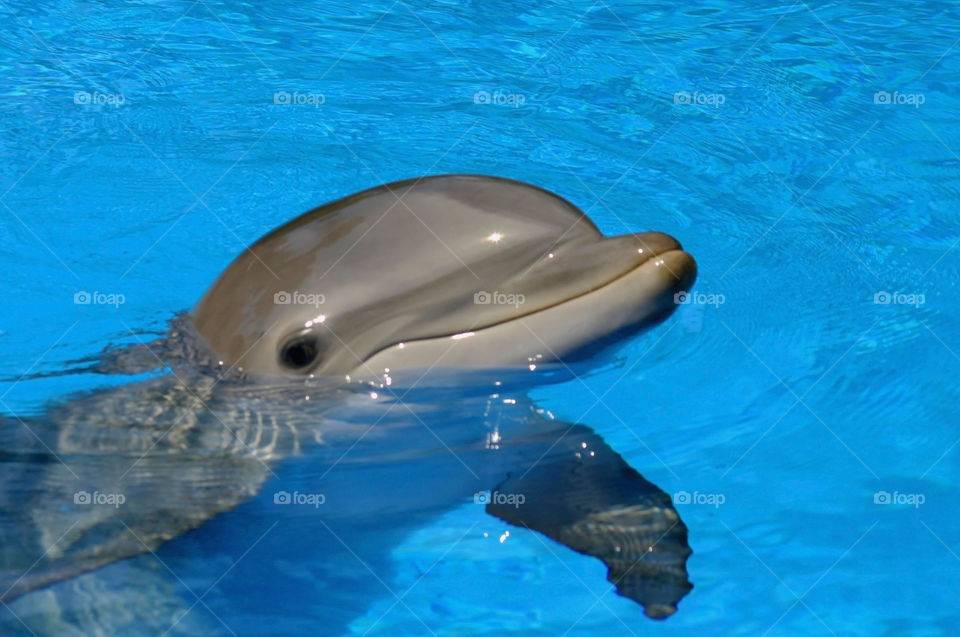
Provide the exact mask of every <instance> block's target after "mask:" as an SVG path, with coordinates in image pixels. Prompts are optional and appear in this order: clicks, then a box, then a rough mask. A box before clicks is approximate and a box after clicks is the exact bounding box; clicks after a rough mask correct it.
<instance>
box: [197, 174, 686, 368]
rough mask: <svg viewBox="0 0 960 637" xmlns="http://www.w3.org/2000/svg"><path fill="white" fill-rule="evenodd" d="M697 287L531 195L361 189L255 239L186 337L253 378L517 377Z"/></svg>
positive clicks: (470, 181) (417, 184)
mask: <svg viewBox="0 0 960 637" xmlns="http://www.w3.org/2000/svg"><path fill="white" fill-rule="evenodd" d="M695 276H696V266H695V264H694V261H693V259H692V258H691V257H690V255H689V254H687V253H686V252H684V251H683V250H681V249H680V244H679V243H677V241H676V240H674V239H673V238H672V237H670V236H668V235H665V234H662V233H658V232H643V233H638V234H629V235H623V236H618V237H604V236H602V235H601V234H600V232H599V230H597V228H596V226H594V225H593V223H592V222H591V221H590V220H589V219H588V218H587V217H586V216H585V215H584V214H583V213H582V212H581V211H580V210H579V209H578V208H577V207H575V206H574V205H573V204H571V203H569V202H568V201H565V200H564V199H561V198H560V197H558V196H556V195H554V194H552V193H549V192H547V191H545V190H542V189H540V188H536V187H534V186H530V185H528V184H524V183H520V182H517V181H511V180H508V179H499V178H494V177H483V176H474V175H441V176H436V177H427V178H423V179H415V180H410V181H402V182H397V183H393V184H388V185H385V186H381V187H378V188H373V189H371V190H366V191H364V192H361V193H359V194H356V195H353V196H350V197H347V198H345V199H341V200H339V201H336V202H333V203H331V204H328V205H326V206H322V207H320V208H317V209H316V210H313V211H311V212H308V213H306V214H304V215H302V216H301V217H298V218H297V219H295V220H293V221H291V222H290V223H288V224H286V225H284V226H283V227H281V228H279V229H278V230H276V231H274V232H272V233H270V234H268V235H267V236H265V237H264V238H262V239H261V240H260V241H258V242H256V243H255V244H254V245H252V246H251V247H250V249H249V250H247V251H246V252H244V253H243V254H242V255H240V257H239V258H238V259H237V260H236V261H234V262H233V263H232V264H231V265H230V267H228V268H227V269H226V271H225V272H224V273H223V274H222V275H221V276H220V278H219V279H218V280H217V282H216V283H215V284H214V285H213V287H212V288H211V289H210V290H209V291H208V292H207V294H206V296H205V297H204V298H203V300H202V301H201V302H200V304H199V305H198V306H197V308H196V312H195V314H194V323H195V325H196V326H197V329H198V331H199V332H200V334H201V335H203V337H204V338H205V339H206V341H207V343H208V344H209V345H210V346H211V347H212V348H213V350H214V351H215V352H217V354H218V355H219V356H220V357H222V359H223V360H224V361H226V362H227V363H228V364H231V365H238V366H240V367H243V368H244V369H246V370H249V371H251V372H255V373H259V374H290V373H300V374H303V373H312V374H325V375H329V374H344V373H348V374H349V373H351V372H353V373H361V372H366V373H367V374H373V375H379V374H382V373H383V372H384V370H385V369H397V368H411V367H427V366H431V365H442V366H470V367H476V366H483V365H487V366H504V365H526V364H528V363H537V362H538V361H543V362H548V361H552V360H558V359H568V358H569V357H570V356H571V355H576V354H577V353H578V352H579V351H580V350H583V349H585V348H590V347H593V346H595V345H596V344H597V343H598V342H600V341H602V340H604V339H608V338H610V337H611V336H613V335H615V334H617V333H618V332H620V331H621V330H630V329H633V330H637V329H642V328H643V327H644V326H648V325H651V324H653V323H656V322H657V321H659V320H661V319H663V318H664V317H665V316H666V315H668V314H669V313H670V312H671V311H673V309H674V308H675V303H674V298H673V295H674V294H675V293H676V292H678V291H681V290H686V289H688V288H689V287H690V286H691V285H692V283H693V279H694V277H695ZM311 299H316V300H321V299H322V300H323V301H324V302H323V304H322V305H321V304H311V303H309V301H310V300H311ZM298 300H301V301H304V302H302V303H298V304H294V303H295V302H296V301H298ZM284 301H289V302H290V303H289V304H288V303H284ZM284 353H286V354H287V356H284Z"/></svg>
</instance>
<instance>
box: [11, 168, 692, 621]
mask: <svg viewBox="0 0 960 637" xmlns="http://www.w3.org/2000/svg"><path fill="white" fill-rule="evenodd" d="M695 274H696V266H695V264H694V261H693V259H692V258H691V257H690V255H688V254H687V253H686V252H684V251H683V250H682V249H681V247H680V245H679V243H677V242H676V241H675V240H674V239H673V238H671V237H669V236H667V235H665V234H661V233H656V232H644V233H637V234H628V235H623V236H617V237H604V236H603V235H602V234H601V233H600V232H599V231H598V230H597V228H596V227H595V226H594V225H593V223H592V222H591V221H590V220H589V219H588V218H587V217H586V216H585V215H584V214H583V213H582V212H581V211H580V210H579V209H577V208H576V207H575V206H574V205H572V204H571V203H569V202H567V201H565V200H564V199H562V198H560V197H558V196H556V195H554V194H551V193H549V192H547V191H545V190H542V189H540V188H537V187H534V186H531V185H528V184H524V183H521V182H517V181H512V180H507V179H500V178H494V177H486V176H476V175H441V176H434V177H425V178H420V179H414V180H408V181H403V182H397V183H393V184H387V185H383V186H380V187H377V188H373V189H370V190H366V191H364V192H361V193H358V194H355V195H352V196H349V197H346V198H344V199H341V200H339V201H335V202H333V203H330V204H327V205H325V206H322V207H320V208H317V209H315V210H312V211H310V212H307V213H305V214H304V215H302V216H300V217H298V218H296V219H294V220H293V221H290V222H289V223H287V224H286V225H284V226H282V227H280V228H278V229H276V230H274V231H273V232H271V233H269V234H268V235H266V236H265V237H263V238H262V239H260V240H259V241H257V242H256V243H255V244H253V245H252V246H250V248H248V249H247V250H246V251H245V252H244V253H242V254H241V255H240V256H239V257H238V258H237V259H236V260H235V261H234V262H233V263H232V264H231V265H230V266H229V267H228V268H227V269H226V270H225V271H224V272H223V273H222V275H221V276H220V277H219V278H218V279H217V281H216V282H215V283H214V284H213V286H212V287H211V288H210V289H209V290H208V292H207V293H206V295H205V296H204V297H203V299H202V300H201V301H200V302H199V304H198V305H197V307H196V308H195V309H194V311H193V312H192V313H190V314H188V315H184V316H180V317H178V318H176V319H175V320H174V321H172V324H171V327H170V329H169V330H168V331H167V332H166V333H165V334H164V335H163V336H162V337H161V338H159V339H158V340H155V341H153V342H150V343H146V344H142V345H134V346H129V347H125V348H121V349H108V350H106V351H105V352H104V354H103V355H102V356H100V357H99V358H98V359H97V360H96V361H94V362H93V364H92V365H90V366H89V367H88V368H86V369H87V370H89V371H95V372H103V373H124V374H134V373H142V372H146V371H154V372H159V373H157V374H155V376H154V377H152V378H150V379H148V380H145V381H140V382H137V383H134V384H131V385H124V386H121V387H116V388H111V389H105V390H98V391H94V392H91V393H88V394H85V395H81V396H76V397H72V398H70V399H68V400H65V401H63V402H60V403H56V404H53V405H51V406H50V407H49V408H48V409H47V410H46V411H45V412H44V413H43V414H42V415H40V416H37V417H30V418H19V417H8V418H3V419H0V479H2V481H3V484H4V488H3V490H2V491H0V601H2V602H3V603H4V604H8V603H10V602H11V600H14V599H16V598H18V597H20V596H23V595H24V594H26V593H28V592H30V591H33V590H36V589H41V588H44V587H47V586H50V585H52V584H54V583H56V582H60V581H62V580H65V579H67V578H71V577H74V576H77V575H80V574H82V573H87V572H90V571H93V570H95V569H98V568H101V567H103V566H105V565H108V564H111V563H113V562H116V561H118V560H121V559H124V558H129V557H133V556H136V555H139V554H141V553H145V552H148V551H149V552H152V551H154V550H156V549H157V548H158V547H160V546H161V545H163V544H164V543H165V542H167V541H168V540H170V539H172V538H175V537H178V536H180V535H182V534H184V533H186V532H187V531H189V530H191V529H196V528H198V527H199V526H200V525H201V524H203V523H204V522H205V521H207V520H208V519H210V518H212V517H214V516H216V515H218V514H221V513H223V512H226V511H229V510H230V509H233V508H234V507H237V506H238V505H239V504H241V503H243V502H245V501H247V500H249V499H250V498H252V497H253V496H255V495H256V494H257V493H258V491H260V490H261V487H262V485H263V484H264V482H265V481H267V480H269V479H270V475H274V476H276V474H274V472H273V468H274V467H277V466H279V465H280V464H283V463H281V462H280V461H281V460H286V461H289V460H290V459H292V458H303V459H304V462H307V461H309V462H311V463H319V464H321V465H322V464H326V465H327V466H329V467H330V468H329V469H328V471H327V472H325V473H324V475H325V476H326V475H327V473H329V476H328V478H327V479H326V480H325V482H324V491H325V493H326V502H325V504H324V505H323V508H322V509H321V510H320V513H319V515H322V516H323V519H324V520H326V522H323V525H324V526H325V527H327V522H329V523H330V524H331V525H335V524H336V523H337V521H338V520H339V521H342V520H350V521H351V523H352V524H360V525H364V524H365V525H367V528H369V529H373V530H374V532H376V529H377V528H378V525H381V526H382V528H386V527H387V526H388V525H389V524H391V523H392V522H391V521H395V520H408V521H409V520H419V519H428V518H429V516H430V515H436V514H437V512H438V511H443V510H444V509H449V508H451V507H453V506H455V505H456V504H457V503H458V502H463V501H464V499H465V498H468V497H469V496H470V495H471V494H472V493H473V492H474V491H477V490H482V489H487V490H492V491H493V492H494V493H505V494H515V495H518V494H519V495H522V496H523V499H524V502H523V504H522V505H520V506H517V505H516V502H515V501H509V502H503V501H490V502H489V503H488V504H487V505H486V511H487V513H489V514H491V515H493V516H496V517H498V518H500V519H502V520H504V521H506V522H508V523H510V524H514V525H517V526H522V527H526V528H529V529H533V530H535V531H538V532H540V533H543V534H544V535H546V536H548V537H550V538H552V539H554V540H556V541H558V542H560V543H561V544H564V545H566V546H568V547H570V548H572V549H574V550H576V551H579V552H581V553H584V554H587V555H591V556H595V557H597V558H599V559H600V560H602V561H603V562H604V563H605V564H606V565H607V567H608V579H609V580H610V581H611V582H612V583H613V584H614V585H615V586H616V589H617V592H618V593H619V594H620V595H623V596H625V597H628V598H631V599H633V600H635V601H637V602H638V603H640V604H641V605H643V606H644V611H645V613H646V614H647V615H648V616H650V617H653V618H665V617H667V616H669V615H670V614H672V613H673V612H675V611H676V605H677V602H678V601H679V600H680V599H681V598H682V597H683V596H684V595H685V594H686V593H687V592H688V591H689V590H690V588H691V587H692V585H691V584H690V583H689V581H688V578H687V572H686V559H687V557H688V556H689V554H690V549H689V546H688V545H687V531H686V527H685V526H684V524H683V522H682V521H681V520H680V518H679V517H678V515H677V513H676V510H675V509H674V507H673V505H672V503H671V501H670V498H669V497H668V496H667V495H666V494H665V493H664V492H663V491H661V490H660V489H658V488H657V487H656V486H655V485H653V484H651V483H649V482H648V481H646V480H645V479H644V478H643V477H642V476H641V475H640V474H639V473H637V472H636V471H635V470H634V469H632V468H631V467H630V466H629V465H627V464H626V463H625V462H624V461H623V459H622V458H621V457H620V456H619V455H618V454H617V453H616V452H615V451H613V450H612V449H611V448H610V447H609V446H608V445H607V444H606V443H605V442H604V441H603V440H602V438H600V436H598V435H597V434H596V433H595V432H593V431H592V430H591V429H589V428H588V427H585V426H583V425H579V424H569V423H562V422H559V421H556V420H553V419H552V418H549V417H546V416H545V415H543V413H542V411H541V410H538V409H537V408H536V407H535V406H534V405H533V404H532V403H530V402H529V401H528V400H527V399H526V398H525V395H524V392H523V391H522V387H521V384H517V383H511V382H501V381H496V382H495V383H493V382H488V381H490V379H492V378H494V377H497V378H514V376H511V374H516V372H515V370H517V369H520V368H522V369H524V370H526V369H530V370H533V369H536V368H538V367H539V368H540V369H541V370H542V369H544V368H547V369H557V368H567V365H568V363H570V362H571V361H575V360H581V359H585V358H587V357H588V356H589V355H590V354H592V353H594V352H596V351H597V349H599V348H600V347H603V346H604V345H607V344H609V343H613V342H615V341H617V340H618V339H621V338H623V337H624V336H626V335H631V334H635V333H637V332H638V331H641V330H644V329H648V328H650V327H652V326H654V325H656V324H657V323H659V322H660V321H662V320H664V319H665V318H666V317H667V316H668V315H669V314H670V313H671V312H672V311H673V310H674V308H675V307H676V304H675V303H674V295H675V294H676V293H678V292H680V291H683V290H687V289H689V288H690V286H691V285H692V283H693V280H694V278H695ZM504 370H508V371H504ZM431 384H433V385H435V386H437V387H442V386H446V387H448V388H452V390H451V391H453V398H452V400H454V401H458V402H456V404H457V406H458V407H462V409H461V411H465V412H467V413H475V412H476V413H477V417H476V418H475V422H467V423H466V424H458V426H457V427H455V428H451V427H444V425H443V420H444V419H449V414H446V412H444V411H443V410H442V409H440V410H438V409H437V408H436V406H435V405H434V406H431V405H429V404H426V405H425V404H421V403H418V402H417V401H416V400H415V399H413V398H408V397H407V396H408V395H409V394H410V392H412V391H414V389H415V388H416V387H417V385H421V387H422V386H425V385H431ZM371 388H372V389H374V390H376V391H375V392H374V393H372V394H371V392H370V390H371ZM511 392H513V393H511ZM417 395H418V394H416V392H414V393H413V397H416V396H417ZM511 395H513V396H515V398H511V399H509V400H505V399H504V398H503V397H504V396H511ZM371 396H373V398H371ZM391 412H392V415H390V416H389V417H387V414H388V413H391ZM344 414H348V415H346V416H344ZM438 414H440V415H439V416H438ZM398 415H403V418H398ZM359 423H362V424H359ZM368 423H369V424H368ZM381 423H382V424H381ZM421 425H423V427H421ZM431 425H432V427H431ZM411 427H413V430H416V431H419V433H420V434H421V435H412V434H411V433H410V432H411V429H410V428H411ZM424 427H425V428H426V430H429V431H430V433H431V434H433V435H432V437H431V436H425V435H423V434H424V431H423V428H424ZM438 431H439V432H441V434H440V435H438V434H437V432H438ZM355 447H356V448H357V451H355V452H354V451H352V450H354V448H355ZM351 453H353V454H354V455H355V456H358V457H359V458H361V459H362V461H360V462H356V463H354V464H351V459H350V454H351ZM441 457H442V458H445V459H446V461H447V462H449V463H453V462H454V461H453V460H451V458H455V460H456V462H458V463H459V464H461V465H463V467H464V468H466V470H467V473H468V474H469V475H468V476H467V479H465V480H463V481H459V482H455V481H450V480H443V479H440V480H438V479H436V477H434V476H432V474H431V471H430V467H431V466H439V465H437V464H436V463H437V462H438V460H437V459H438V458H441ZM344 458H347V460H346V461H345V460H344ZM373 461H376V464H377V466H379V467H380V468H381V469H380V470H381V471H383V472H385V473H387V474H390V475H391V477H390V478H389V479H388V480H385V481H382V482H381V483H382V484H389V483H390V482H391V480H392V481H397V480H399V481H406V482H407V486H408V487H409V483H410V481H411V480H412V481H416V482H417V483H418V484H419V485H421V486H422V488H420V489H418V491H417V493H418V494H420V495H419V496H416V497H414V496H409V495H406V496H404V497H392V496H390V494H389V493H388V494H386V495H387V496H389V497H386V498H381V499H380V500H379V501H377V502H375V503H374V502H372V501H370V500H369V498H367V499H365V498H364V483H363V480H362V478H360V479H358V476H362V472H363V470H364V467H366V466H369V465H370V464H371V463H372V462H373ZM431 463H434V464H431ZM338 465H339V467H340V468H346V469H347V470H346V471H344V472H343V474H344V475H348V476H350V478H349V479H338V478H337V473H338V471H339V469H338ZM390 472H393V473H392V474H391V473H390ZM465 475H466V474H465ZM441 483H442V484H441ZM84 494H86V495H84ZM91 494H100V497H101V498H102V497H103V494H114V497H115V499H116V496H117V495H122V497H123V500H124V501H123V503H122V504H119V505H116V503H115V502H114V503H113V504H114V506H109V505H108V506H100V505H98V506H91V503H90V502H89V501H84V497H86V498H90V497H93V496H91ZM93 504H98V503H96V502H94V503H93ZM327 528H328V529H329V527H327Z"/></svg>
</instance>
